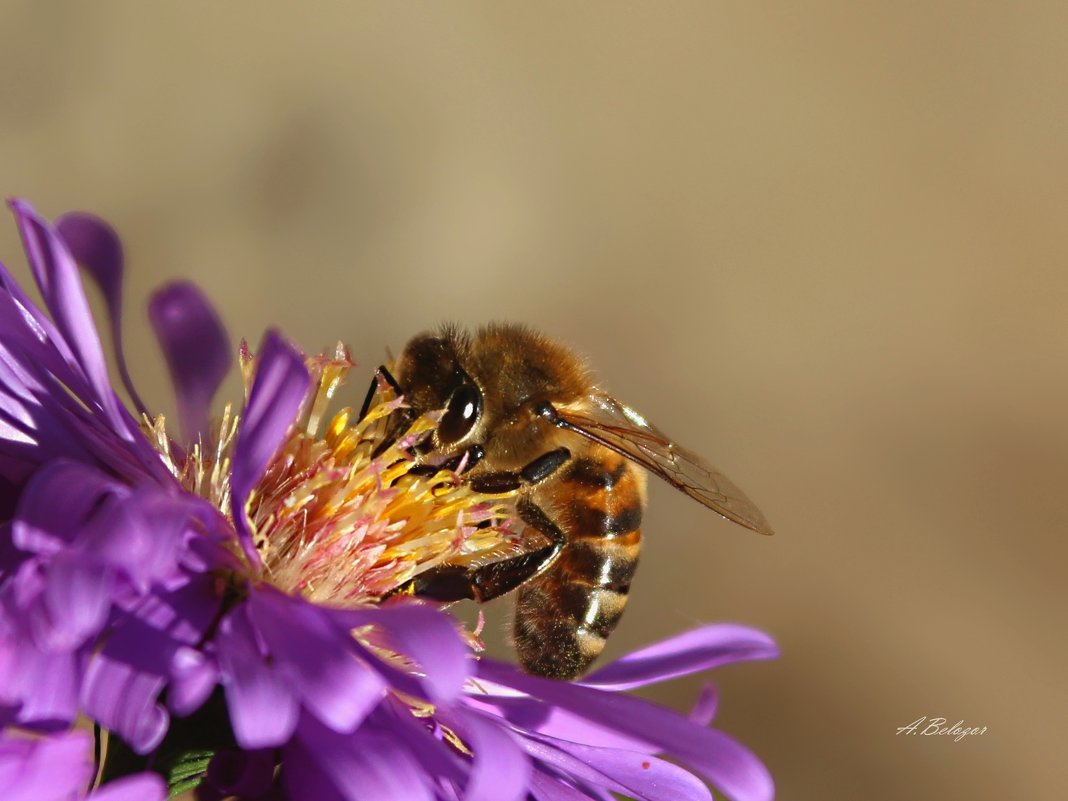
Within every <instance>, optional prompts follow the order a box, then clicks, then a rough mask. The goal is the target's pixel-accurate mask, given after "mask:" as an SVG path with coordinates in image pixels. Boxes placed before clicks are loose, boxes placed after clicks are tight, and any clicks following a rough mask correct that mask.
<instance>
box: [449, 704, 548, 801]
mask: <svg viewBox="0 0 1068 801" xmlns="http://www.w3.org/2000/svg"><path fill="white" fill-rule="evenodd" d="M461 733H462V736H463V737H464V738H465V741H466V743H467V745H468V746H469V747H470V748H471V753H472V754H474V764H473V766H472V768H471V778H470V779H469V780H468V783H467V786H466V787H465V788H464V801H520V799H523V798H525V797H526V795H527V790H528V788H529V786H530V776H531V770H532V768H531V764H530V760H529V759H528V758H527V756H526V754H524V753H523V749H522V748H521V747H520V746H519V744H518V743H517V742H516V740H515V738H513V737H512V736H511V735H510V734H509V733H508V731H507V730H506V729H505V728H504V727H503V726H501V725H500V721H492V722H491V721H489V720H485V719H483V718H482V717H481V716H479V715H477V714H471V715H466V716H465V717H464V719H463V727H462V730H461Z"/></svg>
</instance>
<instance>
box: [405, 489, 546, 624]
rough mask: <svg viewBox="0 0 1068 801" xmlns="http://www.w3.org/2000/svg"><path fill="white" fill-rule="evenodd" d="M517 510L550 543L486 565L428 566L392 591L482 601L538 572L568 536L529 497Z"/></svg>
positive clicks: (542, 570)
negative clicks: (427, 568)
mask: <svg viewBox="0 0 1068 801" xmlns="http://www.w3.org/2000/svg"><path fill="white" fill-rule="evenodd" d="M516 511H517V512H518V513H519V517H520V519H522V520H523V522H524V523H526V524H527V525H529V526H530V527H532V528H534V529H536V530H537V531H538V532H539V533H540V534H542V535H544V536H545V537H548V538H549V540H550V544H549V545H546V546H544V547H542V548H538V549H536V550H533V551H529V552H527V553H522V554H519V555H518V556H512V557H509V558H508V559H501V560H500V561H498V562H490V563H489V564H488V565H478V566H475V567H465V566H464V565H442V566H440V567H435V568H431V569H430V570H427V571H426V572H424V573H420V574H419V575H418V576H416V577H415V578H413V579H411V580H409V581H406V582H405V583H404V584H402V585H401V586H400V587H398V588H397V589H396V590H394V592H393V593H391V594H393V595H402V594H403V595H416V596H418V597H420V598H431V599H433V600H436V601H443V602H451V601H464V600H473V601H477V602H478V603H484V602H486V601H492V600H493V599H494V598H499V597H500V596H502V595H504V594H506V593H509V592H511V591H512V590H514V589H516V588H517V587H519V586H520V585H522V584H525V583H526V582H527V581H529V580H530V579H532V578H534V577H535V576H537V575H539V574H541V573H542V572H544V571H545V570H547V569H548V568H549V567H550V566H551V565H552V564H553V562H555V561H556V559H557V557H559V556H560V553H561V551H563V549H564V545H565V544H566V542H567V540H566V538H565V536H564V533H563V531H561V530H560V528H559V527H558V526H557V525H556V524H555V523H553V522H552V520H550V519H549V516H548V515H546V514H545V512H543V511H542V510H541V509H540V508H539V507H538V506H536V505H535V504H534V503H532V502H531V501H528V500H526V499H524V500H522V501H520V502H519V504H517V507H516Z"/></svg>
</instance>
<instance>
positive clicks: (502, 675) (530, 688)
mask: <svg viewBox="0 0 1068 801" xmlns="http://www.w3.org/2000/svg"><path fill="white" fill-rule="evenodd" d="M479 671H480V673H482V674H484V675H485V676H486V677H487V678H488V679H490V680H491V681H496V682H498V683H500V684H504V685H507V686H511V687H514V688H516V689H518V690H521V691H522V692H525V693H528V694H530V695H533V696H538V697H540V698H543V699H545V700H546V701H547V702H549V703H554V704H557V705H559V706H561V707H564V708H565V709H567V710H568V711H570V712H573V713H574V714H576V715H579V716H580V717H584V718H587V719H588V720H591V721H595V722H597V723H600V724H601V725H605V726H609V727H612V728H615V729H617V730H619V731H620V732H621V733H623V734H626V735H630V736H632V737H635V738H640V739H642V740H644V741H646V742H647V743H649V744H651V745H654V746H656V747H657V748H658V749H659V750H662V751H666V752H667V753H669V754H671V755H673V756H675V757H678V758H679V759H681V760H682V761H684V762H686V763H688V764H689V765H691V766H692V767H693V768H695V769H696V770H697V771H698V772H700V773H702V774H703V775H704V776H705V777H706V778H707V779H708V780H709V781H711V782H712V784H713V785H715V786H716V787H717V788H719V790H720V791H721V792H722V793H723V794H724V795H726V796H727V797H728V798H730V799H732V800H733V801H770V799H771V798H773V797H774V794H775V788H774V784H773V782H772V780H771V776H770V774H769V773H768V771H767V768H765V767H764V765H763V764H762V763H761V762H760V760H759V759H757V758H756V757H755V756H754V755H753V754H752V753H751V752H750V751H749V750H748V749H746V748H745V747H743V746H742V745H740V744H738V743H736V742H735V741H734V740H732V739H731V738H729V737H727V735H725V734H723V733H722V732H718V731H716V730H715V729H706V728H702V727H701V726H697V725H695V724H693V723H692V722H691V721H690V720H688V719H687V718H684V717H682V716H681V715H678V714H676V713H674V712H672V711H670V710H668V709H664V708H662V707H659V706H656V705H654V704H651V703H649V702H648V701H643V700H641V699H639V698H632V697H630V696H627V695H620V694H614V693H609V692H605V691H602V690H597V689H593V688H591V687H584V686H582V685H576V684H569V683H567V682H558V681H552V680H549V679H543V678H539V677H536V676H528V675H526V674H524V673H521V672H519V671H518V670H516V669H515V668H513V667H511V666H509V665H503V664H500V663H495V662H492V661H490V660H482V661H481V662H480V665H479Z"/></svg>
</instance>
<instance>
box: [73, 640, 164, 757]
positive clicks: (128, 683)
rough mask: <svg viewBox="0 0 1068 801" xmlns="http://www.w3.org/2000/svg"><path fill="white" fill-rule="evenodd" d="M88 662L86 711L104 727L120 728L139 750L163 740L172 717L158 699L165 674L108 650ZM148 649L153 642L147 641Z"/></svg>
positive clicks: (84, 696)
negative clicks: (117, 656) (144, 667)
mask: <svg viewBox="0 0 1068 801" xmlns="http://www.w3.org/2000/svg"><path fill="white" fill-rule="evenodd" d="M110 647H111V643H110V641H109V642H108V645H107V646H105V649H104V652H103V653H100V654H96V655H95V656H94V657H93V658H92V659H91V660H90V662H89V668H88V670H87V671H86V673H85V679H84V681H83V683H82V705H83V706H84V708H85V713H86V714H87V715H89V716H90V717H92V718H93V719H94V720H96V721H97V722H98V723H100V724H101V725H102V726H103V727H104V728H106V729H110V730H112V731H115V732H117V733H118V734H119V735H121V736H122V739H124V740H125V741H126V742H127V743H128V744H129V745H130V748H132V749H133V750H134V751H136V752H137V753H138V754H147V753H148V752H149V751H151V750H152V749H154V748H155V747H156V746H157V745H159V744H160V742H161V741H162V740H163V736H164V735H165V734H166V733H167V726H168V725H169V723H170V717H169V716H168V715H167V712H166V710H165V709H164V708H163V707H162V706H161V705H160V704H159V703H158V699H159V694H160V692H162V690H163V688H164V686H165V685H166V682H165V680H164V679H163V677H161V676H159V675H156V674H154V673H146V672H142V671H141V670H139V669H138V668H136V667H135V666H134V665H132V664H130V663H128V662H125V661H123V660H121V659H116V658H115V657H114V655H112V654H110V653H109V652H108V648H110ZM144 647H145V650H146V651H147V650H148V649H149V648H150V647H151V646H150V645H149V644H148V643H146V644H145V646H144Z"/></svg>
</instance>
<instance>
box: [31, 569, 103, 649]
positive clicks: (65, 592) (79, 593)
mask: <svg viewBox="0 0 1068 801" xmlns="http://www.w3.org/2000/svg"><path fill="white" fill-rule="evenodd" d="M113 581H114V579H113V578H112V575H111V571H110V570H107V569H106V568H103V567H102V566H100V565H98V564H94V563H93V562H92V561H89V560H87V559H85V558H84V557H83V556H81V555H80V554H75V553H67V554H61V555H60V556H59V557H57V558H56V559H54V560H52V562H51V564H50V565H49V567H48V579H47V585H46V587H45V603H46V605H47V607H48V612H49V617H50V618H51V620H52V624H53V625H52V632H51V635H50V638H49V645H50V646H51V647H55V648H58V649H63V650H71V649H73V648H76V647H78V646H79V645H81V644H82V643H83V642H84V641H85V640H86V639H88V638H89V637H92V636H93V635H95V634H96V633H97V632H98V631H100V629H101V628H102V627H103V625H104V621H105V620H106V619H107V614H108V611H109V609H110V608H111V588H112V584H113Z"/></svg>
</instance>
